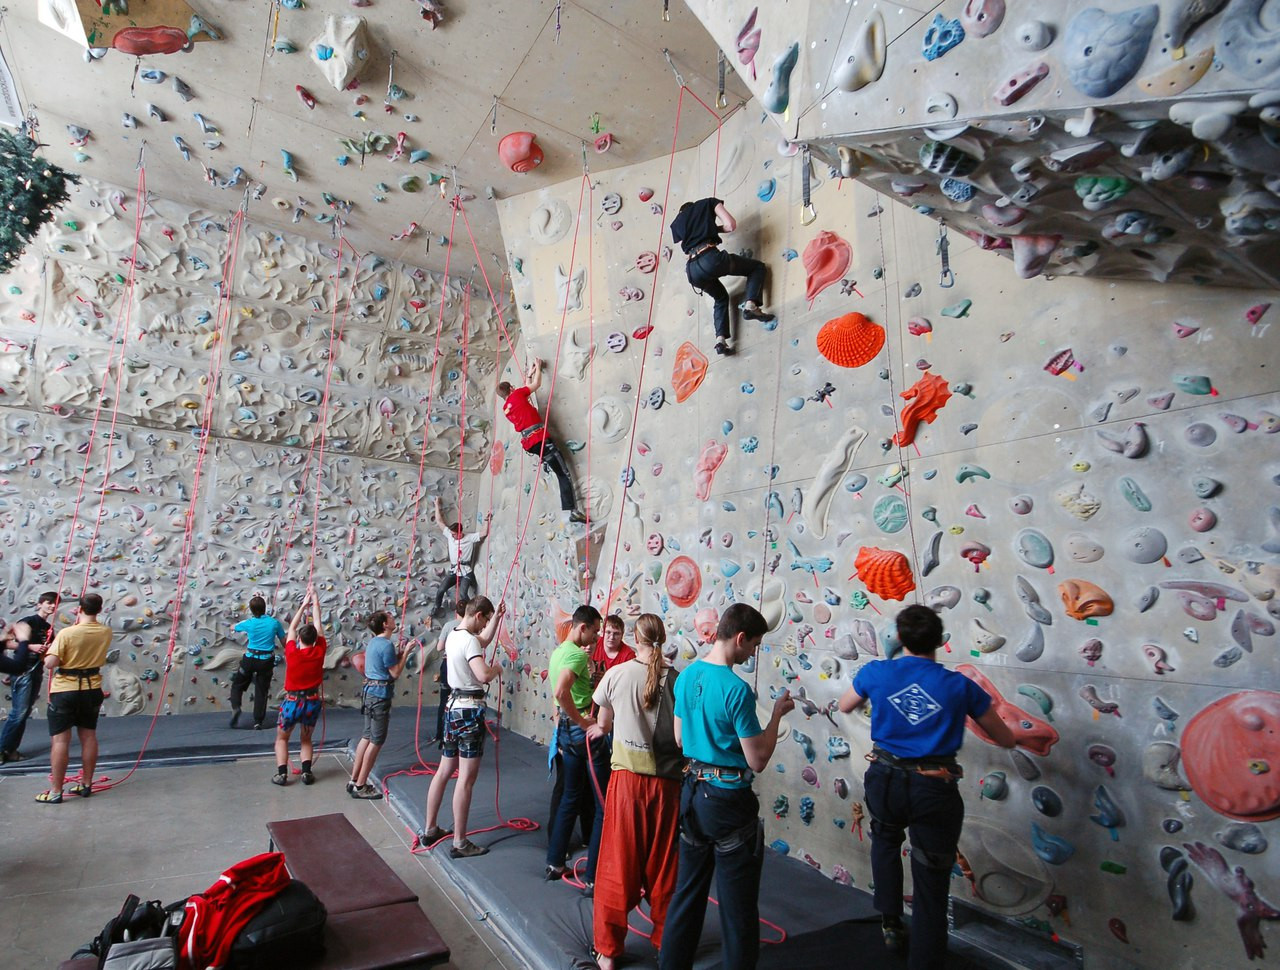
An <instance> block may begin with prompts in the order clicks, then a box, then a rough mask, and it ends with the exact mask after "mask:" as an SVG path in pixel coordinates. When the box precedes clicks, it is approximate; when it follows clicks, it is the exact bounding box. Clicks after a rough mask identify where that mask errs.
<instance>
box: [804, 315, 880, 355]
mask: <svg viewBox="0 0 1280 970" xmlns="http://www.w3.org/2000/svg"><path fill="white" fill-rule="evenodd" d="M883 346H884V327H882V326H880V324H878V323H872V322H871V321H870V320H868V319H867V318H866V317H865V316H864V315H863V314H861V313H846V314H845V315H844V316H842V317H836V318H835V319H834V320H828V321H827V322H826V323H824V324H823V325H822V329H821V330H819V331H818V353H820V354H822V356H823V357H825V358H827V360H829V361H831V363H833V364H835V365H836V366H837V367H861V366H862V365H863V364H869V363H871V361H873V360H875V359H876V355H877V354H879V353H880V348H881V347H883Z"/></svg>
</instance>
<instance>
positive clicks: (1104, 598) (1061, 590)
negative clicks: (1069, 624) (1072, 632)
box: [1058, 579, 1116, 620]
mask: <svg viewBox="0 0 1280 970" xmlns="http://www.w3.org/2000/svg"><path fill="white" fill-rule="evenodd" d="M1058 595H1060V596H1061V597H1062V606H1063V609H1065V610H1066V611H1067V616H1069V617H1071V618H1072V619H1073V620H1087V619H1089V618H1090V617H1093V616H1110V615H1111V614H1112V612H1113V611H1114V610H1115V608H1116V605H1115V603H1114V602H1113V601H1112V599H1111V597H1110V596H1108V595H1107V592H1106V590H1104V589H1103V588H1102V587H1101V586H1098V585H1097V584H1096V583H1091V582H1089V581H1088V580H1087V579H1068V580H1065V581H1064V582H1061V583H1059V584H1058Z"/></svg>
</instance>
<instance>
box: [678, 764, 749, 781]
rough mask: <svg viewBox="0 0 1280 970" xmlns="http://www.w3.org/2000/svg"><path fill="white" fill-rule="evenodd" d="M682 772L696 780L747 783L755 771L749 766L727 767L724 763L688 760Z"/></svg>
mask: <svg viewBox="0 0 1280 970" xmlns="http://www.w3.org/2000/svg"><path fill="white" fill-rule="evenodd" d="M684 773H685V774H686V775H687V776H689V777H690V778H693V779H696V780H697V781H719V782H723V783H725V784H726V785H739V784H747V785H749V784H751V782H752V781H753V780H755V777H756V773H755V772H754V771H752V770H751V769H750V768H737V767H734V768H729V767H726V766H724V765H709V764H707V763H706V762H703V761H690V762H689V763H688V764H686V765H685V766H684Z"/></svg>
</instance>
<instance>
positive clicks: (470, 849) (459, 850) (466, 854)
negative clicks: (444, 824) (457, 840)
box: [449, 839, 489, 859]
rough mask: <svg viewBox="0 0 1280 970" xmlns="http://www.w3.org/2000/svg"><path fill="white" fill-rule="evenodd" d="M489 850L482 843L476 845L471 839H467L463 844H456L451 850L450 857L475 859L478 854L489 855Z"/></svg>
mask: <svg viewBox="0 0 1280 970" xmlns="http://www.w3.org/2000/svg"><path fill="white" fill-rule="evenodd" d="M488 854H489V850H488V849H486V848H485V847H484V846H482V845H476V844H475V843H474V842H472V841H471V840H470V839H465V840H464V841H463V843H462V845H456V844H455V845H454V847H453V848H452V849H450V850H449V858H451V859H474V858H475V857H476V856H478V855H488Z"/></svg>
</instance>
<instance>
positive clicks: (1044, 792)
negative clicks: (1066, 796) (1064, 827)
mask: <svg viewBox="0 0 1280 970" xmlns="http://www.w3.org/2000/svg"><path fill="white" fill-rule="evenodd" d="M1031 804H1032V805H1034V806H1035V809H1036V811H1037V812H1039V813H1040V814H1041V815H1047V816H1048V817H1049V818H1057V817H1058V816H1059V815H1061V814H1062V798H1061V797H1060V796H1059V795H1058V793H1057V792H1056V791H1054V790H1053V789H1052V788H1048V787H1046V786H1044V785H1037V786H1036V787H1035V788H1033V789H1031Z"/></svg>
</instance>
